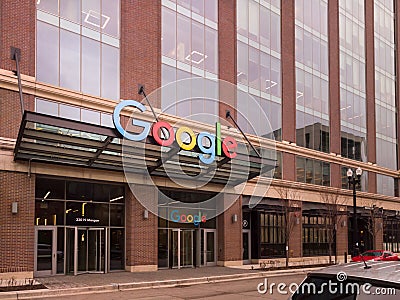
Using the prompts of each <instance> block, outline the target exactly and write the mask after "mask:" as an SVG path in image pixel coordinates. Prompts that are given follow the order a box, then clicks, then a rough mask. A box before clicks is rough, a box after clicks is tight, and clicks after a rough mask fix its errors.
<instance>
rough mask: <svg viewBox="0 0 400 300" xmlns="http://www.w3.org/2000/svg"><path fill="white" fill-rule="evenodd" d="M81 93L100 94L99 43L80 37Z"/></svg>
mask: <svg viewBox="0 0 400 300" xmlns="http://www.w3.org/2000/svg"><path fill="white" fill-rule="evenodd" d="M82 91H83V92H84V93H88V94H94V95H99V94H100V43H99V42H97V41H95V40H92V39H89V38H86V37H82Z"/></svg>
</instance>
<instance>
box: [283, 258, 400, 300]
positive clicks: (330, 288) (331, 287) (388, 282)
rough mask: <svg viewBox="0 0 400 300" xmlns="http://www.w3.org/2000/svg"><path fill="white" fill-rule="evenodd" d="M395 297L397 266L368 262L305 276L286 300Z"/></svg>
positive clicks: (399, 281) (399, 289)
mask: <svg viewBox="0 0 400 300" xmlns="http://www.w3.org/2000/svg"><path fill="white" fill-rule="evenodd" d="M365 266H366V267H365ZM399 297H400V263H399V262H395V261H373V260H371V261H367V262H352V263H348V264H340V265H335V266H330V267H327V268H324V269H321V270H318V271H314V272H312V273H309V274H308V275H307V277H306V278H305V279H304V280H303V282H302V283H301V284H300V285H299V287H298V288H297V290H296V292H294V293H293V295H292V296H291V297H290V298H289V300H320V299H323V300H338V299H340V300H365V299H368V300H369V299H371V300H395V299H399Z"/></svg>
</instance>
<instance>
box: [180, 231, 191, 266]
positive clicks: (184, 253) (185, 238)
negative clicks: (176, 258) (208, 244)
mask: <svg viewBox="0 0 400 300" xmlns="http://www.w3.org/2000/svg"><path fill="white" fill-rule="evenodd" d="M180 246H181V247H180V254H181V266H182V267H193V230H181V243H180Z"/></svg>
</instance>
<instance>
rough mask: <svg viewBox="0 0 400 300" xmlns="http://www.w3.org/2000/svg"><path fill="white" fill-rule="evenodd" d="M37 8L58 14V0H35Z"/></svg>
mask: <svg viewBox="0 0 400 300" xmlns="http://www.w3.org/2000/svg"><path fill="white" fill-rule="evenodd" d="M37 8H38V9H40V10H43V11H46V12H49V13H52V14H54V15H57V14H58V1H57V0H40V1H37Z"/></svg>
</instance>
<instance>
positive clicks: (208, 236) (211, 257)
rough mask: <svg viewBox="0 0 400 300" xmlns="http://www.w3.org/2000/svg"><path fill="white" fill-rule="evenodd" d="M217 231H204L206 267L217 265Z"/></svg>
mask: <svg viewBox="0 0 400 300" xmlns="http://www.w3.org/2000/svg"><path fill="white" fill-rule="evenodd" d="M216 235H217V231H216V230H215V229H204V262H205V265H206V266H215V265H216V264H217V258H216V251H215V249H216V248H217V239H216Z"/></svg>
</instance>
